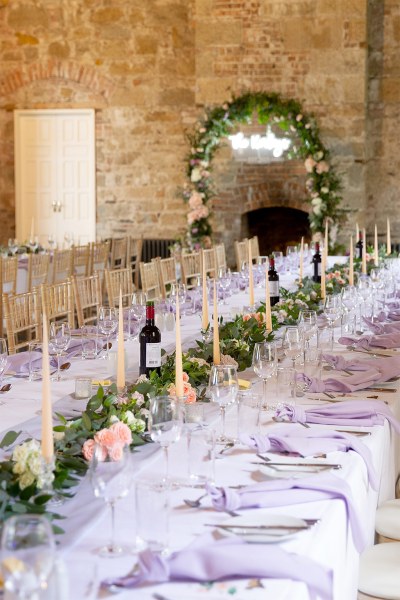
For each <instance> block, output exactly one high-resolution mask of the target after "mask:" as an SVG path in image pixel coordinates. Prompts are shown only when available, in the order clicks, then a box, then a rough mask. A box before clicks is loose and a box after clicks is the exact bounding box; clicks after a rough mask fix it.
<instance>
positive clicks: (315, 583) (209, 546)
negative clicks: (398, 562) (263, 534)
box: [103, 533, 333, 600]
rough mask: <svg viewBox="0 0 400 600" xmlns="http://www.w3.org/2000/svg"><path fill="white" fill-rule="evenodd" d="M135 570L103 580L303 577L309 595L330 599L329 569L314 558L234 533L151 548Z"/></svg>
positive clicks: (129, 584)
mask: <svg viewBox="0 0 400 600" xmlns="http://www.w3.org/2000/svg"><path fill="white" fill-rule="evenodd" d="M138 567H139V569H138V571H139V572H138V573H137V574H135V575H127V576H126V577H119V578H116V579H108V580H106V581H104V582H103V587H107V586H110V585H113V586H117V587H121V588H133V587H136V586H139V585H141V584H145V583H147V584H149V583H150V584H151V583H153V584H154V583H163V582H166V581H186V582H187V581H198V582H200V581H204V582H210V581H220V580H223V579H247V578H273V579H291V580H294V581H303V582H304V583H305V584H306V585H307V587H308V589H309V594H310V598H311V599H313V600H316V598H317V597H318V598H321V599H322V600H331V599H332V597H333V595H332V587H333V585H332V572H331V571H329V570H327V569H325V568H324V567H322V566H321V565H319V564H318V563H316V562H315V561H313V560H311V559H309V558H307V557H304V556H298V555H296V554H291V553H289V552H286V551H285V550H283V549H282V548H279V546H277V545H276V544H273V545H271V544H254V545H251V544H246V542H245V541H244V540H241V539H240V538H239V537H235V536H233V537H225V538H222V539H219V540H215V539H214V537H213V535H212V533H207V534H205V535H202V536H201V537H200V538H198V539H197V540H195V541H194V542H193V543H192V544H190V545H189V546H188V547H187V548H184V549H183V550H180V551H179V552H174V553H173V554H172V555H171V556H170V557H168V558H164V557H162V556H160V555H159V554H154V553H153V552H151V551H150V550H145V551H144V552H141V553H140V554H139V556H138Z"/></svg>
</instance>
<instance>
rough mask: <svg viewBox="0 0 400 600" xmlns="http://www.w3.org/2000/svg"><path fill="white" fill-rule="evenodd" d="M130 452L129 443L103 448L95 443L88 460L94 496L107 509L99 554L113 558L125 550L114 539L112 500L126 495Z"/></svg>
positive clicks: (129, 479) (114, 500)
mask: <svg viewBox="0 0 400 600" xmlns="http://www.w3.org/2000/svg"><path fill="white" fill-rule="evenodd" d="M130 460H131V455H130V450H129V446H128V445H125V446H123V447H122V448H121V447H118V448H115V449H114V451H111V450H110V451H106V450H105V449H104V446H100V445H99V444H95V446H94V452H93V457H92V460H91V461H90V467H89V477H90V481H91V484H92V487H93V491H94V495H95V496H96V498H103V499H104V501H105V502H106V504H108V505H109V507H110V509H111V539H110V541H109V543H108V544H106V545H105V546H103V547H102V548H100V549H99V550H98V551H97V553H98V554H99V555H100V556H105V557H108V558H114V557H117V556H121V555H123V554H125V553H126V550H125V548H123V547H122V546H119V545H118V544H116V543H115V504H116V502H117V501H118V500H120V499H121V498H125V496H127V495H128V493H129V490H130V487H131V484H132V469H131V462H130Z"/></svg>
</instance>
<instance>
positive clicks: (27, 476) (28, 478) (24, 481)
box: [19, 472, 35, 490]
mask: <svg viewBox="0 0 400 600" xmlns="http://www.w3.org/2000/svg"><path fill="white" fill-rule="evenodd" d="M34 481H35V477H34V476H33V475H32V473H29V472H27V473H24V475H22V477H20V480H19V487H20V488H21V490H24V489H25V488H27V487H29V486H30V485H32V483H33V482H34Z"/></svg>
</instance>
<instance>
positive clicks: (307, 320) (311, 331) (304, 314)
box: [299, 310, 317, 346]
mask: <svg viewBox="0 0 400 600" xmlns="http://www.w3.org/2000/svg"><path fill="white" fill-rule="evenodd" d="M299 327H300V329H301V330H302V332H303V337H304V340H305V345H306V346H309V344H310V340H311V338H313V337H314V336H316V335H317V312H316V311H315V310H301V311H300V314H299Z"/></svg>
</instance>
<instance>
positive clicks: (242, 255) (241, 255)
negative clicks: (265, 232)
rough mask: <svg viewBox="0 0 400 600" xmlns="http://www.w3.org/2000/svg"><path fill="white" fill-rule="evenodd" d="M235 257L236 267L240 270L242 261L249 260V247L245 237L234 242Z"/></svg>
mask: <svg viewBox="0 0 400 600" xmlns="http://www.w3.org/2000/svg"><path fill="white" fill-rule="evenodd" d="M235 257H236V268H237V270H238V271H241V269H242V266H243V263H244V262H245V263H248V262H249V247H248V241H247V238H245V239H244V240H242V241H241V242H235Z"/></svg>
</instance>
